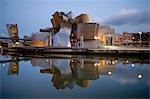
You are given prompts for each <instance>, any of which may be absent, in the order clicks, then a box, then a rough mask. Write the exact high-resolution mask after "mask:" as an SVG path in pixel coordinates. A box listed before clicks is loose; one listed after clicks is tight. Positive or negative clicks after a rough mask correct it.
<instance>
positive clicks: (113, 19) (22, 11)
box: [0, 0, 150, 37]
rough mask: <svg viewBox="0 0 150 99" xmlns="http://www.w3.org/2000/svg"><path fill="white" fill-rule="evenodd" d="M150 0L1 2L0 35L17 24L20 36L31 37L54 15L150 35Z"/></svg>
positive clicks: (11, 0) (32, 0) (20, 0)
mask: <svg viewBox="0 0 150 99" xmlns="http://www.w3.org/2000/svg"><path fill="white" fill-rule="evenodd" d="M149 6H150V0H0V32H1V33H4V35H7V32H6V27H5V25H6V24H7V23H17V24H18V25H19V35H20V36H21V37H22V36H24V35H31V34H32V33H35V32H37V31H39V29H40V28H45V27H50V26H51V22H50V19H51V17H52V16H51V15H52V14H53V13H54V12H55V11H64V12H69V11H72V12H73V15H74V16H77V15H79V14H81V13H86V14H89V15H90V17H91V19H92V21H94V22H98V23H100V24H109V25H111V26H112V27H114V28H115V31H116V33H122V32H124V31H127V32H138V31H150V28H148V25H149V17H150V16H149V11H150V8H149Z"/></svg>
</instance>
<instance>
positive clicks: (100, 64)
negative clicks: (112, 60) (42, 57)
mask: <svg viewBox="0 0 150 99" xmlns="http://www.w3.org/2000/svg"><path fill="white" fill-rule="evenodd" d="M51 62H52V66H50V67H51V68H47V69H41V71H40V72H41V73H50V74H53V78H52V82H53V85H54V86H55V88H56V89H65V88H66V87H68V88H70V89H72V88H73V87H74V86H75V85H78V86H80V87H83V88H86V87H90V86H91V80H97V79H98V78H99V75H110V73H112V72H113V71H114V66H115V65H114V64H109V61H106V60H95V59H81V58H79V59H78V58H75V59H51Z"/></svg>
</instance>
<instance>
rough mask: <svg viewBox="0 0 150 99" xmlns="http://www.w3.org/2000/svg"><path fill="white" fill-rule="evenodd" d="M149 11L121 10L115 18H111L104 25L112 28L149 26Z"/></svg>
mask: <svg viewBox="0 0 150 99" xmlns="http://www.w3.org/2000/svg"><path fill="white" fill-rule="evenodd" d="M149 21H150V16H149V11H145V12H139V11H137V10H134V9H122V10H121V11H120V12H119V13H118V14H117V15H116V16H113V17H111V18H110V19H108V20H107V21H105V24H111V25H114V26H122V25H141V24H147V25H148V24H149Z"/></svg>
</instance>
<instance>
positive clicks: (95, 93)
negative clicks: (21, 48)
mask: <svg viewBox="0 0 150 99" xmlns="http://www.w3.org/2000/svg"><path fill="white" fill-rule="evenodd" d="M6 60H7V59H6ZM8 60H9V59H8ZM149 70H150V68H149V63H142V64H141V63H139V60H137V59H119V58H118V59H105V58H104V59H102V58H99V57H81V56H76V57H69V58H68V57H67V58H60V57H59V58H58V57H57V58H56V57H55V58H31V57H28V58H18V57H13V58H10V60H9V61H4V60H3V61H0V71H1V98H29V97H30V98H31V97H34V98H35V97H41V98H43V97H44V98H48V97H52V98H62V97H69V98H75V97H86V98H93V97H95V98H98V97H99V98H116V97H117V98H120V97H124V98H148V97H149V84H150V82H149Z"/></svg>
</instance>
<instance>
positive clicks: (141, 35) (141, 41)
mask: <svg viewBox="0 0 150 99" xmlns="http://www.w3.org/2000/svg"><path fill="white" fill-rule="evenodd" d="M139 34H140V46H141V42H142V39H141V36H142V32H139Z"/></svg>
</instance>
